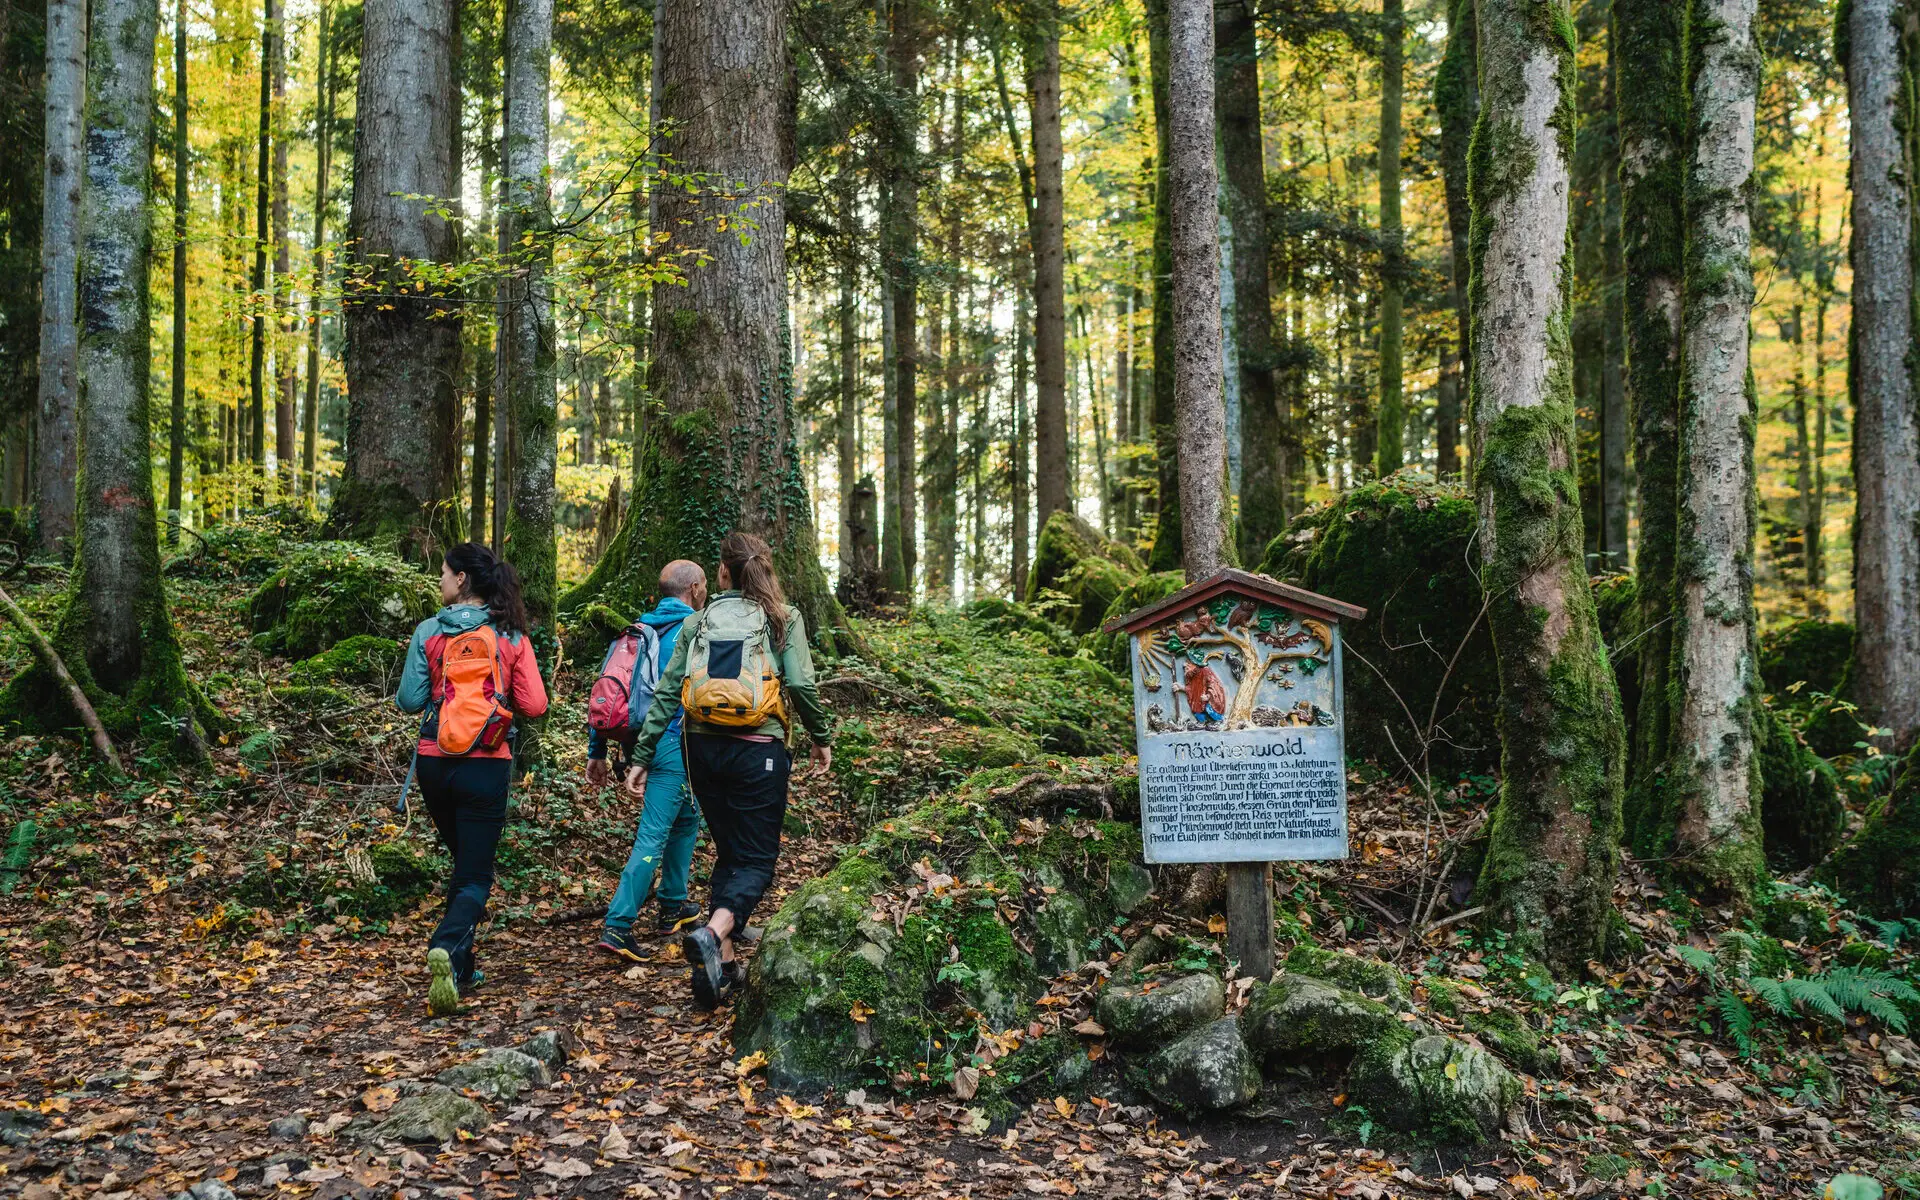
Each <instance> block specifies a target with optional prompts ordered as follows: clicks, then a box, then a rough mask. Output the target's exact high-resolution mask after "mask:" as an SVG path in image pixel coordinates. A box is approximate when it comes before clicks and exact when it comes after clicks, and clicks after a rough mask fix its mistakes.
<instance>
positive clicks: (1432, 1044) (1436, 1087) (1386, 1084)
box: [1347, 1034, 1521, 1146]
mask: <svg viewBox="0 0 1920 1200" xmlns="http://www.w3.org/2000/svg"><path fill="white" fill-rule="evenodd" d="M1520 1090H1521V1089H1520V1081H1519V1080H1517V1079H1515V1078H1514V1077H1513V1075H1512V1074H1511V1073H1510V1072H1509V1071H1508V1070H1507V1069H1506V1068H1505V1067H1503V1066H1501V1065H1500V1060H1499V1059H1497V1058H1495V1057H1493V1055H1491V1054H1488V1053H1487V1052H1486V1051H1485V1050H1482V1049H1480V1047H1478V1046H1474V1045H1470V1044H1468V1043H1466V1042H1461V1041H1456V1040H1454V1039H1453V1038H1450V1037H1443V1036H1440V1035H1438V1034H1429V1035H1427V1036H1426V1037H1407V1036H1402V1037H1398V1038H1383V1039H1381V1040H1380V1041H1378V1042H1376V1043H1374V1044H1373V1045H1372V1046H1370V1047H1368V1048H1367V1049H1365V1050H1363V1051H1362V1052H1361V1053H1360V1055H1359V1056H1358V1057H1356V1058H1355V1059H1354V1061H1353V1068H1352V1071H1351V1072H1350V1074H1349V1076H1348V1080H1347V1095H1348V1096H1349V1097H1350V1101H1351V1103H1352V1104H1357V1105H1360V1106H1361V1107H1363V1108H1365V1109H1366V1111H1367V1115H1369V1116H1371V1117H1372V1118H1373V1119H1374V1120H1376V1121H1379V1122H1380V1123H1381V1124H1382V1125H1384V1126H1386V1127H1387V1128H1389V1129H1393V1130H1397V1131H1399V1132H1401V1133H1405V1134H1411V1135H1413V1136H1415V1137H1417V1138H1419V1139H1421V1140H1423V1141H1426V1142H1429V1143H1431V1144H1433V1145H1443V1146H1445V1145H1455V1146H1458V1145H1472V1144H1475V1143H1479V1142H1484V1141H1487V1140H1488V1139H1490V1138H1492V1137H1493V1136H1494V1135H1495V1134H1497V1133H1499V1132H1500V1129H1501V1126H1503V1125H1505V1124H1506V1122H1507V1113H1508V1110H1509V1109H1511V1108H1512V1107H1513V1105H1514V1104H1515V1102H1516V1101H1518V1100H1519V1098H1520Z"/></svg>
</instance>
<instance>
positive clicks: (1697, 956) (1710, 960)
mask: <svg viewBox="0 0 1920 1200" xmlns="http://www.w3.org/2000/svg"><path fill="white" fill-rule="evenodd" d="M1674 949H1675V950H1677V951H1679V953H1680V958H1681V960H1682V961H1684V962H1685V963H1686V964H1687V965H1688V966H1690V967H1692V968H1693V969H1694V970H1696V971H1698V972H1700V973H1701V974H1702V975H1706V976H1708V977H1714V976H1717V975H1718V974H1719V973H1720V963H1719V960H1717V959H1715V958H1714V957H1713V955H1711V954H1708V953H1707V952H1706V951H1705V950H1702V949H1700V948H1699V947H1698V946H1675V947H1674Z"/></svg>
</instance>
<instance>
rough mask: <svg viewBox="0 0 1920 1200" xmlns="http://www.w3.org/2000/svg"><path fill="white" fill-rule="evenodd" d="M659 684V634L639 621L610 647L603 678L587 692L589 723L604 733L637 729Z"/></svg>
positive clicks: (601, 674)
mask: <svg viewBox="0 0 1920 1200" xmlns="http://www.w3.org/2000/svg"><path fill="white" fill-rule="evenodd" d="M659 684H660V634H659V633H658V632H656V631H655V630H654V628H653V627H652V626H651V625H642V624H641V623H639V622H638V621H636V622H634V623H633V624H631V625H629V626H627V628H626V629H625V630H624V631H623V632H622V633H621V634H620V636H619V637H617V638H615V639H613V645H612V646H611V647H609V648H608V650H607V661H606V662H605V663H604V664H602V665H601V667H600V678H598V679H596V680H594V681H593V691H591V692H589V693H588V694H587V725H588V726H589V727H591V728H593V729H597V730H599V731H600V732H601V733H607V734H614V735H619V734H626V733H637V732H638V731H639V729H640V726H641V724H642V723H644V722H645V721H646V719H647V709H649V708H651V707H653V693H654V689H655V688H656V687H658V686H659Z"/></svg>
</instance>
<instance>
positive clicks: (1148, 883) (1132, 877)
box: [1107, 862, 1153, 914]
mask: <svg viewBox="0 0 1920 1200" xmlns="http://www.w3.org/2000/svg"><path fill="white" fill-rule="evenodd" d="M1107 895H1108V896H1109V897H1111V898H1112V900H1113V907H1114V909H1115V911H1117V912H1119V913H1122V914H1131V913H1132V912H1133V910H1134V909H1136V908H1139V907H1140V906H1141V905H1142V904H1145V903H1146V902H1147V897H1148V896H1151V895H1153V873H1152V872H1151V871H1149V870H1147V869H1146V868H1145V867H1143V866H1141V865H1140V864H1139V863H1136V862H1124V863H1115V864H1113V867H1112V869H1111V870H1109V871H1108V872H1107Z"/></svg>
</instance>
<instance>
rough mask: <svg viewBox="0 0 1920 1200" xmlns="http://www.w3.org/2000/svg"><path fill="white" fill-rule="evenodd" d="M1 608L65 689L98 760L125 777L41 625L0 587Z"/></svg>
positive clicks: (90, 708)
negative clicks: (91, 741) (24, 633)
mask: <svg viewBox="0 0 1920 1200" xmlns="http://www.w3.org/2000/svg"><path fill="white" fill-rule="evenodd" d="M0 608H5V609H6V612H7V615H8V616H9V617H12V618H13V621H14V624H16V625H18V626H20V628H21V629H22V630H24V631H25V632H26V635H27V641H29V642H31V643H32V644H33V652H34V653H35V654H37V655H39V657H40V661H41V662H42V663H44V664H45V665H46V668H47V669H48V670H49V671H52V672H53V675H54V678H55V679H58V680H59V681H60V683H61V685H62V686H63V687H65V688H66V689H67V699H68V700H70V701H72V702H73V707H74V709H75V711H77V712H79V714H80V720H81V721H82V722H84V723H85V724H86V727H87V732H88V733H89V734H91V735H92V737H93V748H94V749H95V750H98V751H99V752H100V757H101V758H104V759H106V760H107V765H108V766H110V767H112V768H113V772H114V774H116V775H125V774H126V773H127V769H126V767H124V766H122V765H121V763H120V754H119V752H118V751H116V750H115V749H114V748H113V739H112V738H110V737H108V736H107V727H106V726H105V725H102V724H101V723H100V714H99V713H96V712H94V711H93V705H92V704H90V703H88V702H87V694H86V693H85V692H84V691H82V690H80V685H79V684H77V683H75V682H74V681H73V675H72V673H71V672H69V671H68V670H67V664H66V663H65V662H64V661H63V660H62V659H61V658H60V653H59V651H57V650H55V649H54V648H53V643H52V642H49V641H48V640H47V635H46V634H44V633H41V632H40V626H38V625H36V624H35V623H34V620H33V618H32V617H29V616H28V615H27V613H26V610H25V609H23V608H21V607H20V606H19V605H18V604H16V603H14V599H13V597H12V596H9V595H7V590H6V589H5V588H0Z"/></svg>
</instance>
